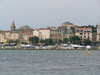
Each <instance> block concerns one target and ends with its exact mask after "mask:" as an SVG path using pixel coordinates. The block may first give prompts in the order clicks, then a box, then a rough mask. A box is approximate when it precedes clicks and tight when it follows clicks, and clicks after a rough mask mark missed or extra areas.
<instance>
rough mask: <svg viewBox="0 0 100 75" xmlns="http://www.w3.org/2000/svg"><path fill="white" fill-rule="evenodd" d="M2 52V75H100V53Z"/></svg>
mask: <svg viewBox="0 0 100 75" xmlns="http://www.w3.org/2000/svg"><path fill="white" fill-rule="evenodd" d="M90 52H91V55H87V51H78V50H73V51H68V50H0V75H99V74H100V51H90Z"/></svg>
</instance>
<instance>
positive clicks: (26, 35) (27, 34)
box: [22, 30, 33, 43]
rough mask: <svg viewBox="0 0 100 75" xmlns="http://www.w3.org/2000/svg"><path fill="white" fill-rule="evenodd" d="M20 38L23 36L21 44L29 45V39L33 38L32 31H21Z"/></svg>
mask: <svg viewBox="0 0 100 75" xmlns="http://www.w3.org/2000/svg"><path fill="white" fill-rule="evenodd" d="M22 36H23V42H27V43H29V37H32V36H33V31H32V30H24V31H22Z"/></svg>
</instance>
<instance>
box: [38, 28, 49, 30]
mask: <svg viewBox="0 0 100 75" xmlns="http://www.w3.org/2000/svg"><path fill="white" fill-rule="evenodd" d="M36 30H50V29H45V28H40V29H36Z"/></svg>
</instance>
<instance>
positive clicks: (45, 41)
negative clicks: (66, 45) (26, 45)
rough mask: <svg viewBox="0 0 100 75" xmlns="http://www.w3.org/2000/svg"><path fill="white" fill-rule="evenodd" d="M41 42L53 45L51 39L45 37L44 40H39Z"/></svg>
mask: <svg viewBox="0 0 100 75" xmlns="http://www.w3.org/2000/svg"><path fill="white" fill-rule="evenodd" d="M40 42H41V43H45V44H46V45H54V41H53V39H51V38H50V39H46V40H41V41H40Z"/></svg>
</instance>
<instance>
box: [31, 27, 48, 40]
mask: <svg viewBox="0 0 100 75" xmlns="http://www.w3.org/2000/svg"><path fill="white" fill-rule="evenodd" d="M33 35H34V36H37V37H39V39H40V40H45V39H49V38H50V29H45V28H40V29H35V30H34V32H33Z"/></svg>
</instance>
